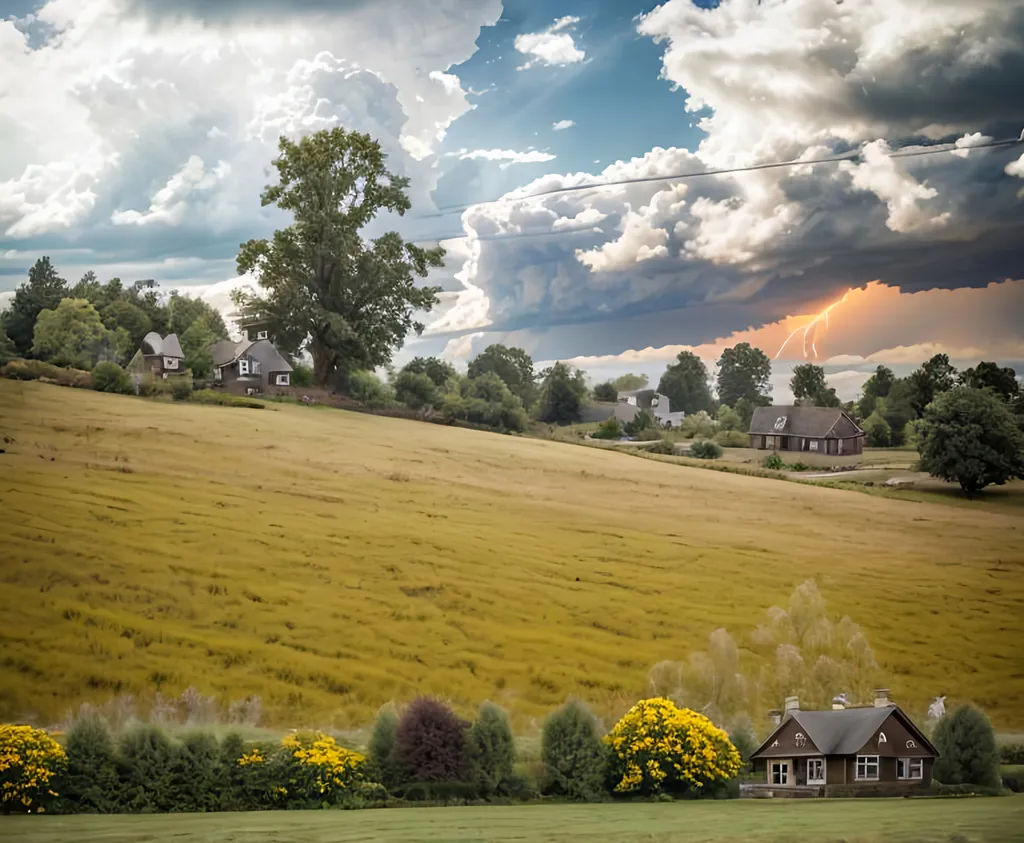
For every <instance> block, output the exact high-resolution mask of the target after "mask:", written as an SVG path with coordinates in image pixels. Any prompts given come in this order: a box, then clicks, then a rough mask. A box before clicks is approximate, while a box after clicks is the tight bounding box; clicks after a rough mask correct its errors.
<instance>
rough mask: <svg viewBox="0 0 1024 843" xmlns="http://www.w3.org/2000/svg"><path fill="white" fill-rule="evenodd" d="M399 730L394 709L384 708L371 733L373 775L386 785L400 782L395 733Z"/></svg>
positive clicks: (378, 715) (392, 785) (370, 747)
mask: <svg viewBox="0 0 1024 843" xmlns="http://www.w3.org/2000/svg"><path fill="white" fill-rule="evenodd" d="M397 731H398V715H397V714H396V713H395V712H394V709H392V708H390V707H388V708H382V709H381V710H380V711H379V712H378V713H377V719H376V720H375V721H374V722H373V733H372V734H371V735H370V744H369V747H368V749H369V752H370V770H371V775H372V776H373V778H375V779H376V780H377V781H379V782H381V784H383V785H384V786H385V787H389V788H390V787H394V786H395V785H396V784H398V769H397V765H396V761H395V734H396V732H397Z"/></svg>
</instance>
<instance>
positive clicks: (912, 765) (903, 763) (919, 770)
mask: <svg viewBox="0 0 1024 843" xmlns="http://www.w3.org/2000/svg"><path fill="white" fill-rule="evenodd" d="M896 778H898V779H903V780H912V779H923V778H924V761H923V760H922V759H920V758H897V759H896Z"/></svg>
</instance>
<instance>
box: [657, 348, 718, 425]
mask: <svg viewBox="0 0 1024 843" xmlns="http://www.w3.org/2000/svg"><path fill="white" fill-rule="evenodd" d="M658 392H660V393H661V394H662V395H665V396H667V397H668V400H669V406H670V407H671V409H672V412H675V413H679V412H682V413H698V412H700V411H701V410H705V411H709V412H710V411H711V408H712V405H713V403H714V400H713V399H712V397H711V387H710V386H709V382H708V369H707V366H705V365H704V361H703V360H701V359H700V358H699V357H698V356H697V355H696V354H694V353H693V352H692V351H681V352H679V355H678V356H677V357H676V362H675V363H673V364H672V365H670V366H669V367H668V368H667V369H666V370H665V374H663V375H662V376H661V380H660V381H659V382H658Z"/></svg>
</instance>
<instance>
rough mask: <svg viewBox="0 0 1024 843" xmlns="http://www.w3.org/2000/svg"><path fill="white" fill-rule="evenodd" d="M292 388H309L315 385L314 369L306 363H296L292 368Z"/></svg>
mask: <svg viewBox="0 0 1024 843" xmlns="http://www.w3.org/2000/svg"><path fill="white" fill-rule="evenodd" d="M290 381H291V385H292V386H301V387H307V386H312V385H313V369H312V368H310V367H309V366H307V365H306V364H305V363H296V364H295V365H294V366H293V367H292V376H291V378H290Z"/></svg>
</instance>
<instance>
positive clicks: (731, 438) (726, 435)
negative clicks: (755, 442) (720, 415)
mask: <svg viewBox="0 0 1024 843" xmlns="http://www.w3.org/2000/svg"><path fill="white" fill-rule="evenodd" d="M715 442H716V443H717V444H719V445H721V446H722V447H723V448H749V447H750V437H749V436H747V434H745V433H743V432H742V431H739V430H720V431H718V433H716V434H715Z"/></svg>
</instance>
